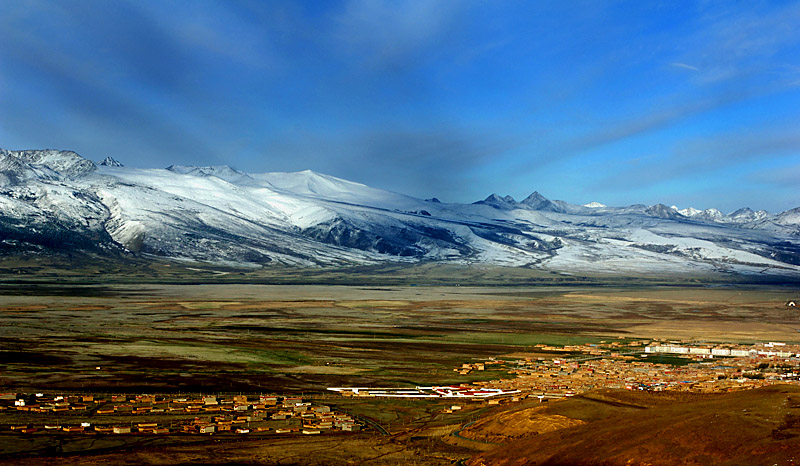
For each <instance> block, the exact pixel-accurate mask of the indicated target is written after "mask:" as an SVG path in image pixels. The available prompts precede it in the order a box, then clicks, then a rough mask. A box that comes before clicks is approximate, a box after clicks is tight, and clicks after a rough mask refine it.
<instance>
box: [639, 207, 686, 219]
mask: <svg viewBox="0 0 800 466" xmlns="http://www.w3.org/2000/svg"><path fill="white" fill-rule="evenodd" d="M645 213H646V214H647V215H650V216H652V217H658V218H670V219H674V218H681V217H683V215H681V214H680V213H679V212H678V208H677V207H675V206H671V207H669V206H665V205H664V204H656V205H653V206H650V207H648V208H647V209H646V210H645Z"/></svg>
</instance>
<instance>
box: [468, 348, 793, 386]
mask: <svg viewBox="0 0 800 466" xmlns="http://www.w3.org/2000/svg"><path fill="white" fill-rule="evenodd" d="M614 343H618V342H614ZM633 343H635V345H631V344H628V345H620V344H617V345H614V346H611V347H610V348H609V347H602V346H598V345H581V346H572V347H570V349H569V351H570V353H571V355H570V357H555V358H544V357H538V358H527V359H524V360H517V361H511V362H507V363H506V366H505V367H506V368H507V369H508V371H509V373H510V374H513V375H516V377H515V378H514V379H509V380H497V381H491V382H484V383H482V385H484V386H485V387H493V388H500V389H506V390H508V389H517V390H521V391H522V392H523V393H527V394H534V395H537V396H539V397H540V398H545V397H563V396H572V395H576V394H579V393H583V392H587V391H590V390H595V389H600V388H626V389H631V390H648V391H664V390H680V391H694V392H725V391H732V390H741V389H747V388H755V387H760V386H764V385H772V384H776V383H793V384H800V355H798V353H800V346H798V345H787V344H784V343H774V342H772V343H766V344H760V345H750V346H744V345H706V344H702V343H692V342H686V341H683V342H658V341H657V342H647V341H640V342H633ZM637 348H638V349H637ZM641 348H643V350H642V349H641ZM578 352H580V353H583V354H576V353H578ZM598 353H599V354H598ZM665 355H666V356H668V357H671V358H674V360H673V361H672V363H660V362H659V361H658V358H659V357H662V356H665Z"/></svg>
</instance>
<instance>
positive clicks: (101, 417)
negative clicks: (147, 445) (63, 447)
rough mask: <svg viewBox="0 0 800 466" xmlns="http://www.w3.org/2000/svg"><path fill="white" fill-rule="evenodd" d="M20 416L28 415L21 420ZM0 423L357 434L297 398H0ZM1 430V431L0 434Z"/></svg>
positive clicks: (86, 429) (344, 420)
mask: <svg viewBox="0 0 800 466" xmlns="http://www.w3.org/2000/svg"><path fill="white" fill-rule="evenodd" d="M3 412H5V414H4V413H3ZM19 412H24V413H27V414H28V415H26V416H22V417H20V416H19V414H21V413H19ZM0 418H5V419H6V420H7V421H12V420H16V419H19V418H22V419H25V420H26V422H27V423H26V424H20V423H18V422H17V423H12V422H8V423H5V424H6V425H5V427H6V428H8V429H10V430H14V431H18V432H20V433H35V432H48V431H49V432H67V433H94V434H105V433H107V434H134V433H138V434H178V433H188V434H213V433H220V432H224V433H233V434H250V433H257V432H271V433H277V434H284V433H291V432H300V433H303V434H321V433H323V432H330V431H333V430H341V431H347V432H354V431H358V430H361V425H360V424H359V422H357V420H356V419H355V418H354V417H353V416H351V415H349V414H347V413H341V412H336V411H335V410H332V409H331V408H330V407H329V406H325V405H316V404H313V403H311V402H308V401H305V400H303V398H301V397H278V396H271V395H262V396H259V397H248V396H246V395H236V396H228V397H218V396H212V395H209V396H200V397H193V398H189V397H186V398H184V397H164V396H161V397H157V396H153V395H137V396H127V395H113V396H110V397H108V398H98V397H95V396H93V395H45V394H43V393H36V394H17V393H6V394H0ZM3 427H4V426H3V425H2V424H0V429H3Z"/></svg>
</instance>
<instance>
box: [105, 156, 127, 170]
mask: <svg viewBox="0 0 800 466" xmlns="http://www.w3.org/2000/svg"><path fill="white" fill-rule="evenodd" d="M100 165H102V166H104V167H124V165H122V163H121V162H119V161H118V160H116V159H115V158H113V157H111V156H109V157H106V158H104V159H103V161H102V162H100Z"/></svg>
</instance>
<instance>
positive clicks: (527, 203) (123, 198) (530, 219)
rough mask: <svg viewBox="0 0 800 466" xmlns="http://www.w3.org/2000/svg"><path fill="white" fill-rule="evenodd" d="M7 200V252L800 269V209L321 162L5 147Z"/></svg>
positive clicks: (300, 262)
mask: <svg viewBox="0 0 800 466" xmlns="http://www.w3.org/2000/svg"><path fill="white" fill-rule="evenodd" d="M23 181H24V182H23ZM0 208H1V209H2V210H0V213H1V214H0V233H2V237H4V239H3V240H2V242H3V243H4V245H5V246H4V248H3V249H2V250H3V251H5V254H13V253H21V252H23V251H28V252H35V251H46V250H48V248H52V247H54V246H53V245H54V244H57V243H58V241H56V239H55V238H57V237H63V236H65V235H66V236H69V235H71V236H73V237H74V238H83V240H81V241H79V242H78V243H79V245H70V244H71V243H69V244H65V246H64V247H66V248H89V249H93V250H97V251H99V252H100V253H110V252H111V251H125V252H126V253H131V254H138V255H144V256H152V257H160V258H165V259H170V260H181V261H185V260H189V261H199V262H211V263H231V264H241V265H246V266H256V267H263V266H269V265H270V264H283V265H290V266H301V267H309V266H312V267H316V266H332V265H333V266H336V265H348V264H351V265H352V264H365V265H369V264H381V263H390V262H397V263H419V262H425V261H438V262H445V263H459V264H467V265H469V264H491V265H503V266H514V267H528V268H540V269H542V270H549V271H554V272H558V273H578V272H582V271H590V272H594V273H601V274H602V273H605V274H625V273H637V272H641V271H651V272H678V273H685V274H692V273H704V272H708V271H713V272H718V273H740V274H765V273H766V274H789V275H792V276H794V275H800V208H797V209H791V210H789V211H786V212H782V213H780V214H775V215H773V214H769V213H766V212H764V211H753V210H752V209H749V208H742V209H739V210H737V211H735V212H733V213H731V214H729V215H727V216H724V215H722V214H721V213H720V212H719V211H716V210H713V209H706V210H704V211H699V210H697V209H692V210H688V209H685V210H684V211H679V210H678V209H677V208H675V207H668V206H666V205H663V204H656V205H654V206H644V205H632V206H624V207H607V206H604V205H602V204H599V203H596V202H595V203H591V204H588V205H584V206H581V205H575V204H570V203H567V202H565V201H552V200H550V199H547V198H546V197H544V196H543V195H541V194H540V193H538V192H537V191H534V192H533V193H532V194H531V195H530V196H528V197H527V198H525V199H524V200H523V201H521V202H517V201H516V200H514V198H513V197H511V196H505V197H500V196H498V195H495V194H493V195H490V196H489V197H487V198H486V199H484V200H483V201H478V202H475V203H473V204H457V203H442V202H433V201H430V200H422V199H416V198H413V197H411V196H407V195H404V194H400V193H394V192H390V191H384V190H380V189H376V188H372V187H369V186H367V185H364V184H361V183H355V182H351V181H348V180H344V179H341V178H336V177H332V176H330V175H324V174H319V173H316V172H313V171H310V170H306V171H302V172H294V173H280V172H277V173H260V174H258V173H256V174H254V173H245V172H242V171H239V170H236V169H234V168H232V167H229V166H216V167H195V166H178V165H171V166H169V167H167V168H165V169H139V168H132V167H125V166H122V164H121V163H119V162H118V161H116V160H114V159H113V158H111V157H108V158H106V160H104V161H103V162H101V163H100V164H95V163H94V162H91V161H89V160H87V159H84V158H83V157H81V156H80V155H78V154H76V153H74V152H70V151H54V150H44V151H8V150H3V149H0ZM23 232H27V233H24V234H23ZM36 232H38V233H36ZM41 253H42V254H45V253H46V252H41Z"/></svg>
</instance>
